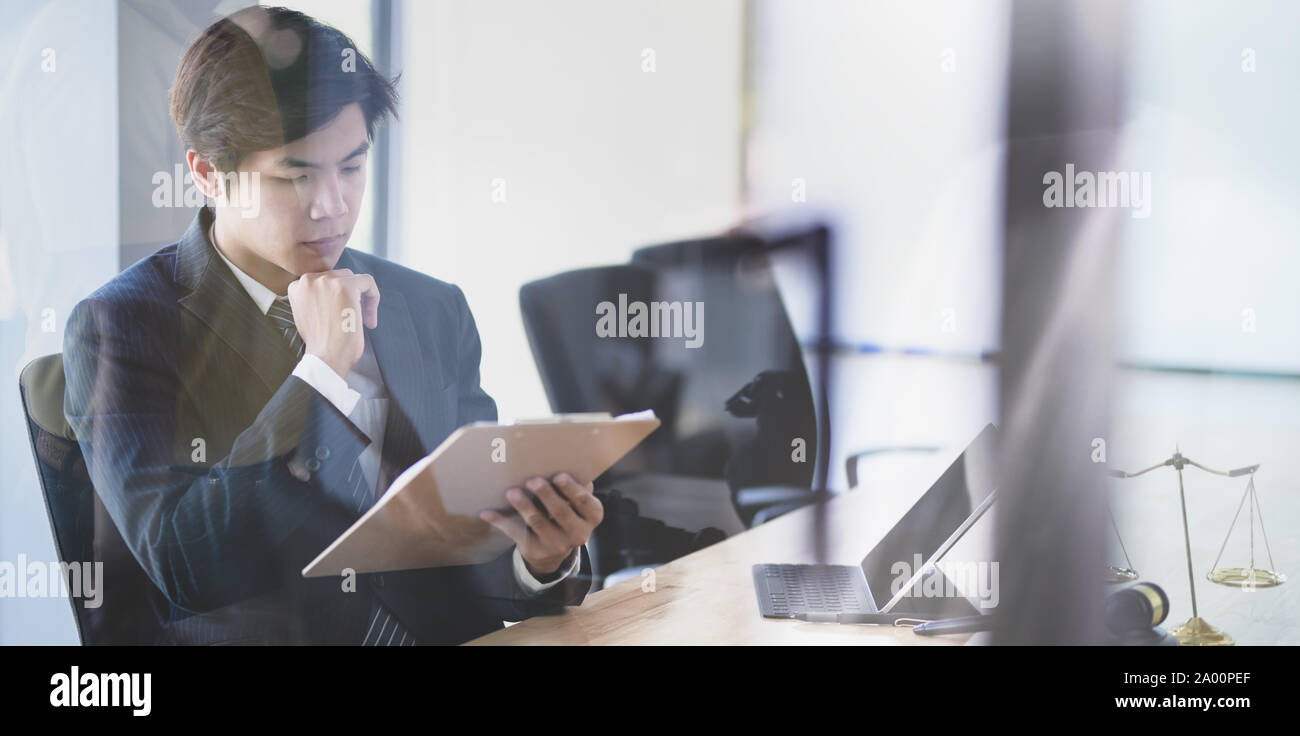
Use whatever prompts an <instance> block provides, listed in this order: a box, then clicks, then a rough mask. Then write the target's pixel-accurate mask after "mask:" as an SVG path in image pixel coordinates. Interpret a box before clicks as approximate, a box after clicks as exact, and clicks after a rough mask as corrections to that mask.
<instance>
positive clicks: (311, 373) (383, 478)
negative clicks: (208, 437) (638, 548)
mask: <svg viewBox="0 0 1300 736" xmlns="http://www.w3.org/2000/svg"><path fill="white" fill-rule="evenodd" d="M208 242H210V243H213V250H215V251H216V252H217V255H219V256H221V260H222V261H225V263H226V265H227V266H229V267H230V270H231V272H232V273H234V274H235V279H236V280H238V281H239V284H240V285H241V286H243V287H244V291H246V292H248V295H249V296H250V297H251V298H252V299H253V302H254V303H255V304H257V308H258V309H259V310H261V312H262V314H266V313H267V311H268V310H269V309H270V308H271V303H272V302H274V301H275V297H276V294H275V292H273V291H271V290H270V289H268V288H267V287H266V286H264V285H263V284H262V283H261V282H259V281H257V280H256V279H254V278H253V277H252V276H249V275H248V274H246V273H244V272H243V271H242V270H240V268H239V266H236V265H235V264H234V263H233V262H231V260H230V259H229V258H227V257H226V254H225V253H222V252H221V249H220V248H217V247H216V244H215V239H214V238H213V237H212V232H211V231H209V232H208ZM293 375H295V376H297V377H298V378H301V379H302V380H303V381H304V382H305V383H306V384H307V385H309V386H311V387H312V388H314V389H316V390H317V391H318V392H320V394H321V395H322V396H324V397H325V398H326V399H327V400H328V401H329V402H330V403H331V404H333V405H334V406H335V407H336V408H337V409H338V410H339V411H340V412H342V413H343V416H345V417H347V418H348V420H349V421H351V422H352V423H353V424H355V425H356V427H357V429H360V430H361V431H362V432H363V433H364V434H365V435H366V437H368V438H370V444H369V445H367V446H366V449H365V450H364V451H362V453H361V457H360V459H359V461H358V462H359V464H360V466H361V471H362V472H363V473H364V474H365V477H366V480H367V482H368V483H369V484H370V488H371V490H372V491H373V490H376V489H379V488H387V487H388V483H389V481H391V480H392V479H391V478H389V477H388V473H387V472H386V469H385V468H384V467H383V463H381V462H380V458H382V457H383V446H384V428H385V426H386V425H387V422H388V401H389V396H388V389H387V388H386V387H385V385H384V378H383V376H382V374H380V372H379V361H377V360H376V359H375V351H374V349H373V348H372V347H371V345H370V341H369V340H366V341H365V349H364V351H363V352H362V353H361V359H360V360H358V361H357V364H356V365H355V366H353V367H352V370H351V371H349V372H348V375H347V376H346V377H339V374H337V373H335V372H334V369H333V368H330V367H329V364H327V363H326V362H325V361H324V360H321V359H320V358H319V357H317V356H315V355H312V354H311V353H304V354H303V356H302V359H301V360H300V361H298V365H297V366H295V367H294V369H293ZM581 561H582V558H581V555H580V554H579V555H574V557H573V562H572V564H570V565H569V568H568V569H567V570H565V572H564V574H563V575H561V576H560V577H558V578H556V579H555V580H552V581H551V582H549V583H543V582H541V581H539V580H538V579H537V578H536V577H534V576H533V574H532V573H530V572H529V571H528V566H527V565H525V564H524V558H523V555H521V554H519V548H518V547H515V550H514V571H515V578H516V579H517V580H518V581H519V585H520V587H522V588H523V589H524V590H525V591H527V592H529V593H532V594H534V595H536V594H538V593H541V592H542V591H544V590H547V589H548V588H551V587H553V586H555V585H557V584H559V583H560V581H562V580H564V579H565V578H567V577H568V576H570V575H572V574H574V573H575V572H577V571H578V566H579V564H580V563H581Z"/></svg>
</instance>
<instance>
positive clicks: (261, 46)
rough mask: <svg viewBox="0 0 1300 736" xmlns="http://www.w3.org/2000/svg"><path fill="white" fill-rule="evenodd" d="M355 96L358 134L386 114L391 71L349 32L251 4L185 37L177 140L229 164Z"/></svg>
mask: <svg viewBox="0 0 1300 736" xmlns="http://www.w3.org/2000/svg"><path fill="white" fill-rule="evenodd" d="M354 102H356V103H360V105H361V111H362V112H363V113H364V114H365V117H366V135H367V136H368V137H369V138H370V139H371V140H373V139H374V135H375V127H376V126H377V125H378V124H379V123H380V122H381V121H382V120H383V119H384V117H385V116H387V115H394V116H396V105H397V91H396V89H395V86H394V81H390V80H389V79H388V78H386V77H385V76H384V75H382V74H380V73H379V72H378V71H377V70H376V69H375V67H374V65H372V64H371V63H370V60H369V59H367V58H366V57H365V55H364V54H362V53H361V52H360V51H358V50H357V47H356V44H354V43H352V39H350V38H348V37H347V35H346V34H344V33H343V32H342V31H340V30H338V29H337V28H333V27H331V26H327V25H325V24H324V23H321V22H319V21H317V20H315V19H314V18H312V17H310V16H308V15H304V14H303V13H300V12H298V11H296V10H289V9H287V8H279V7H251V8H245V9H243V10H240V11H238V12H236V13H233V14H231V15H229V16H227V17H225V18H222V19H221V20H219V21H217V22H216V23H213V24H212V25H210V26H208V28H207V29H206V30H204V31H203V33H202V34H200V35H199V37H198V38H197V39H195V41H194V43H192V44H190V47H189V49H187V50H186V52H185V56H184V57H183V58H182V59H181V63H180V67H179V68H178V69H177V70H176V83H175V84H174V85H173V87H172V103H171V114H172V120H173V121H175V123H176V131H177V133H178V134H179V135H180V139H181V143H182V144H184V145H185V147H186V148H192V149H194V150H195V151H197V152H198V153H199V155H200V156H202V157H203V158H205V159H207V160H208V161H210V162H212V164H213V165H214V166H216V167H217V169H218V170H220V171H232V170H234V169H235V167H236V166H237V165H238V164H239V162H240V161H241V160H242V159H243V158H244V156H246V155H248V154H250V153H255V152H257V151H265V150H267V149H270V148H276V147H279V146H282V145H284V144H286V143H291V142H293V141H295V140H298V139H299V138H302V137H304V136H306V135H308V134H310V133H312V132H315V131H317V130H319V129H321V128H323V127H325V126H326V125H328V124H329V123H330V121H332V120H334V118H335V117H337V116H338V114H339V111H340V110H342V109H343V108H344V107H346V106H347V105H350V104H352V103H354Z"/></svg>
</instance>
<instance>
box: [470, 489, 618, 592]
mask: <svg viewBox="0 0 1300 736" xmlns="http://www.w3.org/2000/svg"><path fill="white" fill-rule="evenodd" d="M524 487H525V488H526V489H527V490H526V491H525V490H524V489H521V488H510V489H508V490H506V499H507V500H508V501H510V505H511V506H514V507H515V510H516V511H518V512H519V515H518V516H510V517H506V516H502V515H501V514H499V513H497V512H495V511H491V510H485V511H481V512H479V518H481V519H483V520H484V521H486V522H487V523H489V524H491V525H492V526H494V527H496V528H497V529H499V530H501V533H503V534H505V535H506V536H507V537H510V539H512V540H514V543H515V546H516V547H518V548H519V554H520V556H521V557H523V558H524V564H525V565H526V566H527V567H528V571H529V572H530V573H532V575H533V577H536V578H537V579H538V580H541V581H543V582H546V581H548V580H549V579H553V578H554V577H555V574H556V573H557V572H559V570H560V568H561V566H562V565H564V564H565V562H566V561H568V560H570V559H571V555H573V554H574V552H575V551H577V549H578V548H579V547H581V546H582V545H584V544H586V543H587V540H588V539H590V538H591V531H592V530H593V529H595V528H596V525H598V524H600V522H601V520H602V519H604V518H605V508H604V507H603V506H602V505H601V503H600V500H599V499H597V498H596V495H595V493H594V492H593V491H594V488H593V486H592V484H591V483H587V485H585V486H584V485H579V484H578V482H577V481H576V480H574V479H573V477H572V476H570V475H569V474H568V473H558V474H556V475H554V476H552V477H551V480H550V482H547V480H546V479H545V478H542V477H540V476H534V477H532V478H529V479H528V481H527V482H526V483H524ZM534 499H536V500H537V501H540V502H541V506H542V508H544V509H545V511H543V510H542V508H538V504H537V503H535V502H534Z"/></svg>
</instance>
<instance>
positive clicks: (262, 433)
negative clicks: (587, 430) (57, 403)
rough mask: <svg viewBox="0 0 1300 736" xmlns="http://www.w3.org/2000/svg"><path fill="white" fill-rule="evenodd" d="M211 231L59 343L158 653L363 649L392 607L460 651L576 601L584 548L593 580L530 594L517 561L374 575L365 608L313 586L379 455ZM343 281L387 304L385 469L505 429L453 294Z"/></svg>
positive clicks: (106, 289)
mask: <svg viewBox="0 0 1300 736" xmlns="http://www.w3.org/2000/svg"><path fill="white" fill-rule="evenodd" d="M210 222H211V213H210V211H209V210H207V209H204V210H201V212H200V214H199V215H198V216H197V217H196V218H195V221H194V223H193V224H191V226H190V228H189V230H188V231H187V232H186V233H185V236H184V237H183V238H182V239H181V240H180V242H179V243H175V244H173V245H169V246H167V247H165V248H163V249H162V250H159V251H158V252H157V253H155V254H154V255H152V256H150V257H148V258H146V259H144V260H142V261H140V262H139V263H137V264H135V265H133V266H131V267H130V268H128V269H126V270H125V271H123V272H122V273H121V274H119V275H118V276H117V277H115V278H114V279H113V280H111V281H109V282H108V283H107V284H105V285H104V286H103V287H101V288H100V289H98V290H97V291H95V292H94V293H93V294H91V295H90V297H88V298H87V299H85V300H84V301H82V302H81V303H79V304H78V305H77V307H76V308H75V309H74V310H73V312H72V314H71V316H70V318H69V321H68V328H67V332H66V336H65V338H64V366H65V371H66V374H67V393H66V398H65V406H64V409H65V413H66V414H67V418H68V421H69V424H70V425H71V427H72V429H73V430H74V431H75V432H76V434H77V438H78V441H79V442H80V444H81V449H82V452H83V453H84V455H85V458H86V465H87V468H88V470H89V473H90V478H91V480H92V481H93V482H94V486H95V490H96V492H97V493H98V494H99V496H100V498H101V500H102V502H103V505H104V507H105V509H106V510H107V512H108V514H109V516H110V517H111V518H112V522H113V523H114V524H115V525H116V527H117V530H118V531H119V532H120V533H121V539H122V540H123V541H124V543H125V544H126V546H127V547H129V549H130V552H131V554H132V555H133V556H134V557H135V559H136V560H137V561H138V562H139V563H140V565H141V567H142V568H143V570H144V571H145V573H147V575H148V577H149V579H150V580H152V582H153V584H154V586H155V587H156V588H157V593H158V597H159V598H160V599H162V605H158V603H159V601H143V600H142V601H140V612H141V613H140V615H142V616H149V615H156V616H157V618H159V619H160V620H159V621H158V626H157V631H158V634H157V637H156V640H157V641H158V642H159V643H172V642H175V643H218V642H254V643H256V642H265V643H271V642H292V643H298V642H312V643H343V644H356V643H359V642H360V641H361V639H362V637H363V636H364V634H365V627H366V625H367V623H368V622H369V618H370V616H369V614H370V611H371V603H372V598H371V597H372V596H378V597H379V598H380V599H381V600H382V601H383V602H384V604H386V605H387V606H388V608H389V609H390V610H392V611H393V612H394V614H396V616H397V617H398V618H399V619H400V620H401V622H402V623H403V624H404V625H405V626H406V627H407V628H408V629H409V630H410V631H411V632H412V633H413V634H414V635H415V636H416V638H417V639H418V640H419V641H420V642H422V643H458V642H462V641H466V640H468V639H470V638H473V637H475V636H478V635H481V634H484V633H487V632H489V631H492V630H494V629H497V628H500V626H501V621H502V620H503V619H504V620H518V619H521V618H526V617H528V616H531V615H534V614H537V613H541V612H545V611H550V610H555V609H558V608H559V607H561V606H563V605H564V604H570V605H576V604H578V603H580V602H581V601H582V599H583V597H584V596H585V593H586V588H587V580H588V574H589V569H590V568H589V561H588V560H587V559H586V557H585V554H586V553H585V551H584V553H583V554H584V559H583V562H582V572H581V574H579V575H578V576H576V577H575V578H572V579H569V580H566V581H565V582H563V583H561V584H560V585H557V586H555V587H553V588H551V589H549V590H547V591H546V592H544V593H543V594H541V595H540V596H535V597H534V596H530V595H528V594H527V593H525V592H524V591H523V590H521V589H520V588H519V586H518V583H517V582H516V580H515V577H514V574H513V570H512V567H511V555H510V554H505V555H502V556H501V557H500V558H498V559H496V560H495V561H493V562H489V563H486V564H482V565H473V566H461V567H449V568H436V569H428V570H414V571H405V572H396V573H384V574H379V575H362V576H360V577H359V578H358V580H357V582H358V585H357V586H356V587H357V589H356V591H355V592H347V591H344V590H343V589H342V588H343V586H342V584H341V580H340V579H338V578H324V579H319V578H314V579H310V580H308V579H303V578H302V577H301V575H300V571H301V570H302V568H303V567H304V566H305V565H306V563H307V562H309V561H310V560H311V559H312V558H314V557H315V556H316V555H317V554H318V553H319V552H320V551H321V550H322V549H324V548H325V546H326V545H327V544H329V542H331V541H332V540H333V539H334V538H335V537H337V536H338V535H339V534H340V533H341V532H342V531H343V530H344V529H346V528H347V527H348V525H349V524H351V522H352V521H354V520H355V519H356V517H357V514H356V512H355V511H349V504H348V503H347V502H346V501H347V497H348V495H350V494H348V492H347V491H348V485H347V483H346V481H347V475H348V472H349V471H350V470H351V468H352V466H353V463H354V462H355V461H356V459H357V457H358V456H359V455H360V453H361V452H362V451H363V450H364V449H365V447H366V445H367V444H368V443H369V440H368V439H367V438H366V436H365V435H364V434H362V433H361V432H360V430H358V429H357V427H356V426H354V425H353V424H352V423H351V422H350V421H348V419H347V418H346V417H344V416H343V415H342V414H341V413H340V412H339V411H338V410H337V409H336V408H335V407H334V406H333V404H331V403H330V402H329V401H328V400H326V399H325V398H324V397H323V396H321V395H320V394H319V393H318V392H317V391H316V390H315V389H313V388H311V387H310V386H309V385H308V384H307V383H305V382H303V381H302V380H301V379H299V378H297V377H295V376H291V375H290V373H291V371H292V370H293V367H294V365H295V363H296V357H295V356H294V354H293V353H292V352H291V351H290V348H289V346H288V343H287V342H286V341H285V339H284V336H283V335H282V334H281V333H280V332H279V331H278V330H277V329H276V328H275V327H274V325H273V324H272V323H271V321H270V320H269V319H268V318H267V317H266V316H265V315H263V314H262V313H261V312H260V311H258V309H257V307H256V305H255V304H254V303H253V301H252V300H251V299H250V298H249V297H248V294H247V292H245V291H244V290H243V288H242V287H241V286H240V285H239V283H238V281H236V280H235V277H234V274H233V273H232V272H231V271H230V269H229V268H228V267H227V266H226V265H225V264H224V263H223V262H222V261H221V259H220V257H218V256H217V254H216V252H215V251H214V250H213V248H212V246H211V244H209V242H208V240H207V238H206V236H205V235H204V233H206V232H207V226H208V224H209V223H210ZM336 268H350V269H352V270H353V271H355V272H358V273H369V274H371V275H372V276H373V277H374V279H375V281H376V283H377V285H378V287H379V290H380V294H381V296H382V298H381V299H380V302H379V326H378V328H377V329H375V330H370V329H367V330H366V334H365V337H366V339H367V340H369V341H371V342H372V345H373V347H374V351H375V357H376V358H377V360H378V362H379V367H380V371H381V373H382V374H383V378H384V382H385V384H386V385H387V388H388V392H389V395H390V397H391V401H390V404H389V412H388V423H387V427H386V429H385V440H384V448H383V454H384V462H385V463H388V464H389V465H390V466H392V467H395V468H397V469H399V470H400V469H402V468H405V467H406V466H407V465H409V464H410V463H412V462H413V461H415V460H417V459H418V458H420V457H421V456H422V455H424V454H425V453H427V452H429V451H430V450H431V449H432V448H434V447H436V446H437V445H438V443H439V442H441V441H442V440H443V439H444V438H445V437H446V436H447V435H449V434H450V433H451V432H452V431H453V430H454V429H455V428H457V427H459V426H460V425H462V424H465V423H467V422H471V421H475V420H494V419H495V418H496V404H495V403H494V402H493V401H492V399H491V397H489V396H488V395H487V393H485V392H484V391H483V389H482V388H480V387H479V367H478V366H479V358H480V344H479V337H478V331H477V329H476V327H475V325H474V319H473V317H472V316H471V314H470V311H469V307H468V305H467V304H466V302H465V297H464V295H463V294H462V293H461V291H460V289H459V288H457V287H456V286H453V285H451V284H448V283H445V282H442V281H438V280H437V279H433V278H430V277H428V276H425V275H423V274H420V273H417V272H415V271H411V270H409V269H406V268H403V267H401V266H398V265H396V264H394V263H390V262H388V261H385V260H383V259H381V258H377V257H374V256H371V255H367V254H364V253H359V252H355V251H352V250H345V251H344V252H343V255H342V257H341V258H340V260H339V262H338V265H337V266H336ZM199 440H201V441H202V442H201V443H200V442H198V441H199ZM200 445H201V446H202V449H203V451H204V452H205V454H206V457H200V456H199V454H198V448H199V447H200ZM290 463H293V464H294V466H295V468H296V469H297V475H295V474H294V473H291V472H290V470H289V467H290ZM302 468H309V469H310V473H309V474H306V475H304V474H303V473H302V472H301V469H302ZM303 477H305V478H306V480H303V479H302V478H303ZM99 536H100V535H98V534H97V535H96V537H97V539H98V538H99ZM104 536H105V537H116V535H104ZM101 552H103V551H101V550H97V556H98V555H99V554H100V553H101ZM112 595H113V580H112V579H106V580H105V583H104V596H105V600H106V601H107V600H108V599H109V597H111V596H112ZM118 603H119V604H120V602H118ZM155 612H156V613H155ZM163 619H165V620H163Z"/></svg>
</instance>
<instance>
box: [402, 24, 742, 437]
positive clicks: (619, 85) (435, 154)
mask: <svg viewBox="0 0 1300 736" xmlns="http://www.w3.org/2000/svg"><path fill="white" fill-rule="evenodd" d="M402 12H403V24H402V26H403V33H404V36H403V39H402V43H403V46H404V48H405V65H404V68H403V69H402V71H403V77H402V81H401V85H400V92H401V94H402V102H401V107H400V114H401V117H402V126H403V130H404V131H405V132H404V137H403V143H402V146H403V150H402V161H401V171H402V181H401V183H400V185H399V186H398V187H397V188H396V193H397V196H400V197H401V198H402V199H401V202H400V205H399V211H400V212H402V213H404V214H403V216H402V217H401V222H400V228H401V238H400V243H401V252H400V253H390V257H392V258H394V259H395V260H398V261H400V262H401V263H404V264H406V265H408V266H411V267H413V268H416V269H419V270H421V271H424V272H426V273H429V274H431V275H433V276H436V277H438V278H441V279H444V280H447V281H451V282H453V283H456V284H458V285H460V286H461V287H462V288H463V289H464V290H465V294H466V297H467V298H468V300H469V304H470V307H471V309H472V310H473V312H474V316H475V318H476V320H477V322H478V327H479V331H480V333H481V335H482V338H483V345H484V348H483V363H482V370H483V385H484V387H485V388H486V390H487V391H488V392H489V393H490V394H492V396H493V397H494V398H496V400H497V403H498V406H499V408H500V413H501V415H502V417H503V418H506V417H527V416H536V415H541V414H547V413H549V406H548V404H547V402H546V398H545V394H544V392H543V389H542V385H541V382H540V379H539V378H538V375H537V371H536V368H535V364H534V362H533V358H532V354H531V352H530V351H529V349H528V344H527V340H526V337H525V334H524V330H523V323H522V320H521V318H520V314H519V287H520V286H522V285H523V284H524V283H526V282H528V281H531V280H534V279H538V278H542V277H545V276H549V275H552V274H555V273H559V272H562V271H566V270H570V269H574V268H580V267H586V266H593V265H604V264H614V263H621V262H625V261H626V260H627V258H628V256H629V255H630V253H631V251H632V250H633V249H634V248H636V247H638V246H641V245H646V244H650V243H655V242H661V241H666V240H671V239H674V238H679V237H688V236H696V235H702V234H708V233H712V232H717V231H719V230H721V229H724V228H726V227H728V226H730V225H731V224H733V222H734V219H735V218H736V217H737V212H738V197H739V185H738V172H739V170H740V169H739V147H740V142H739V141H740V87H741V84H740V81H741V67H740V64H741V36H742V24H741V5H740V3H739V2H736V1H734V0H727V1H724V2H707V3H698V2H683V1H675V2H662V1H656V2H604V1H602V0H565V1H563V2H547V3H536V2H503V1H491V2H473V3H469V2H448V1H445V0H439V1H435V2H410V3H406V4H404V6H403V8H402ZM645 49H652V50H653V52H654V59H653V61H654V68H655V70H654V71H653V72H646V71H643V70H642V65H643V61H644V60H645V58H646V57H645V56H644V55H643V50H645ZM496 179H500V180H504V186H505V195H506V201H504V202H494V201H493V198H492V194H493V191H494V189H493V181H494V180H496ZM417 318H418V316H417ZM592 319H593V325H594V320H595V316H594V312H593V318H592ZM593 329H594V327H593Z"/></svg>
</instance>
